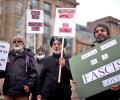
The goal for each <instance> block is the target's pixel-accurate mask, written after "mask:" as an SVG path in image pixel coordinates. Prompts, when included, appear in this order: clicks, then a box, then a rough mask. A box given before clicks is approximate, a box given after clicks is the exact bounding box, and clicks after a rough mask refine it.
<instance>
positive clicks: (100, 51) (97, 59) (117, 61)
mask: <svg viewBox="0 0 120 100" xmlns="http://www.w3.org/2000/svg"><path fill="white" fill-rule="evenodd" d="M119 51H120V35H118V36H116V37H113V38H111V39H109V40H107V41H105V42H103V43H100V44H99V45H97V46H95V47H92V48H90V49H88V50H86V51H84V52H82V53H80V54H78V55H76V56H74V57H72V58H71V59H70V68H71V71H72V74H73V79H74V80H75V81H77V91H78V94H79V96H80V98H86V97H89V96H92V95H94V94H97V93H100V92H102V91H105V90H107V89H109V88H111V85H113V84H119V82H120V53H119Z"/></svg>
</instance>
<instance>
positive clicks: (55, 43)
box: [37, 36, 72, 100]
mask: <svg viewBox="0 0 120 100" xmlns="http://www.w3.org/2000/svg"><path fill="white" fill-rule="evenodd" d="M66 44H67V41H66V39H65V41H64V48H65V46H66ZM50 46H51V49H52V52H53V54H52V55H50V56H48V57H47V58H46V59H45V60H44V63H43V65H44V67H43V69H42V71H41V74H40V78H39V84H38V85H37V86H38V90H37V94H38V96H37V100H41V98H42V100H71V86H70V80H71V79H72V75H71V71H70V66H69V61H68V60H69V57H68V56H67V55H66V54H65V53H64V55H63V58H61V57H60V53H61V48H62V38H59V37H55V36H52V37H51V39H50ZM60 65H61V66H62V69H61V80H60V83H58V73H59V66H60Z"/></svg>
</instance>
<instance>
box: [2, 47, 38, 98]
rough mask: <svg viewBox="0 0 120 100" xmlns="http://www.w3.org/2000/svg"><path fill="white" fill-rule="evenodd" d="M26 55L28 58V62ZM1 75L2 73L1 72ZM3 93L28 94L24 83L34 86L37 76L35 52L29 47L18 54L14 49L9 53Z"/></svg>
mask: <svg viewBox="0 0 120 100" xmlns="http://www.w3.org/2000/svg"><path fill="white" fill-rule="evenodd" d="M26 56H28V58H27V59H28V60H27V62H26ZM0 75H1V74H0ZM2 76H4V78H5V80H4V84H3V94H4V95H9V96H27V95H29V93H26V92H25V91H24V89H23V86H24V85H27V86H29V88H30V90H31V88H32V87H33V84H34V81H35V79H36V77H37V71H36V69H35V59H34V54H33V53H32V52H31V50H29V49H25V50H24V51H23V52H22V53H21V54H19V55H16V53H15V51H14V50H12V51H10V52H9V55H8V63H7V66H6V71H5V73H4V75H2Z"/></svg>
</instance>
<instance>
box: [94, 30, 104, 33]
mask: <svg viewBox="0 0 120 100" xmlns="http://www.w3.org/2000/svg"><path fill="white" fill-rule="evenodd" d="M99 31H100V32H105V31H106V30H105V29H98V30H95V33H98V32H99Z"/></svg>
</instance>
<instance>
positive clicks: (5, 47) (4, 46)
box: [0, 41, 10, 70]
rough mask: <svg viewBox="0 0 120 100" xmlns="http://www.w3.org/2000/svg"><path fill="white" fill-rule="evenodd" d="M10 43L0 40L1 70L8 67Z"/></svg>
mask: <svg viewBox="0 0 120 100" xmlns="http://www.w3.org/2000/svg"><path fill="white" fill-rule="evenodd" d="M9 48H10V44H9V43H7V42H2V41H0V70H5V69H6V64H7V61H8V53H9Z"/></svg>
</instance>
